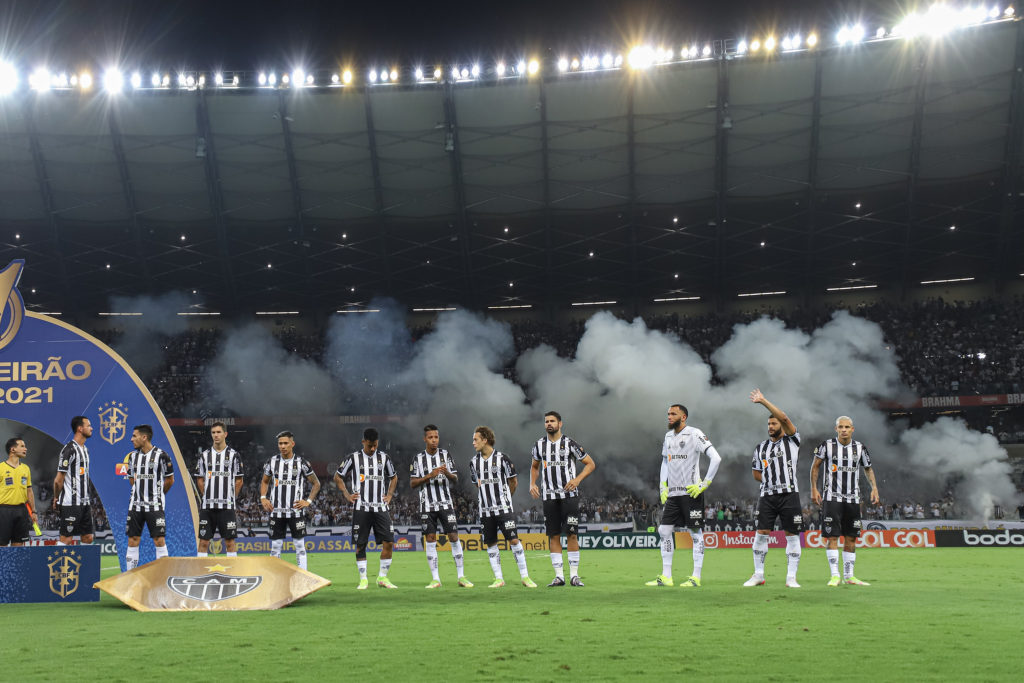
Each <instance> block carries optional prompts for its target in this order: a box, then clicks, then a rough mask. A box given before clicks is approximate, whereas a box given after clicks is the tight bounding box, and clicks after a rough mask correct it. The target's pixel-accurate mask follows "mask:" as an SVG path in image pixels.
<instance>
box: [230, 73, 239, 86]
mask: <svg viewBox="0 0 1024 683" xmlns="http://www.w3.org/2000/svg"><path fill="white" fill-rule="evenodd" d="M231 85H238V74H235V75H234V76H232V77H231Z"/></svg>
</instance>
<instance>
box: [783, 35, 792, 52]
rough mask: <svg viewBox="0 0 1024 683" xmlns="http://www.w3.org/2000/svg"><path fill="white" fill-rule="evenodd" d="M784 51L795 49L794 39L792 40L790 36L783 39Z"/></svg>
mask: <svg viewBox="0 0 1024 683" xmlns="http://www.w3.org/2000/svg"><path fill="white" fill-rule="evenodd" d="M782 49H783V50H792V49H793V39H792V38H790V37H789V36H786V37H785V38H783V39H782Z"/></svg>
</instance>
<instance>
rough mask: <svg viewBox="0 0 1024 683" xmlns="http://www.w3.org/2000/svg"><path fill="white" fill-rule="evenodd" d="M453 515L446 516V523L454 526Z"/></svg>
mask: <svg viewBox="0 0 1024 683" xmlns="http://www.w3.org/2000/svg"><path fill="white" fill-rule="evenodd" d="M455 521H456V520H455V515H448V523H449V524H455Z"/></svg>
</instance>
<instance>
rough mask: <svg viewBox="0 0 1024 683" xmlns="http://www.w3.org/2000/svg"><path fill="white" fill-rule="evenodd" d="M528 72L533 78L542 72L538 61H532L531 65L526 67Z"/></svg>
mask: <svg viewBox="0 0 1024 683" xmlns="http://www.w3.org/2000/svg"><path fill="white" fill-rule="evenodd" d="M526 70H527V72H528V73H529V74H530V75H531V76H533V75H534V74H536V73H537V72H538V71H540V62H538V61H537V60H536V59H531V60H530V63H529V64H527V65H526Z"/></svg>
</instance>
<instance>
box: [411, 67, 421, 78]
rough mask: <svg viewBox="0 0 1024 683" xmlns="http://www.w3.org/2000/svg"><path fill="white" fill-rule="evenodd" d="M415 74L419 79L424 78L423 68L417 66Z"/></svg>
mask: <svg viewBox="0 0 1024 683" xmlns="http://www.w3.org/2000/svg"><path fill="white" fill-rule="evenodd" d="M413 76H415V77H416V80H417V81H422V80H423V69H421V68H419V67H416V71H414V72H413Z"/></svg>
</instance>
